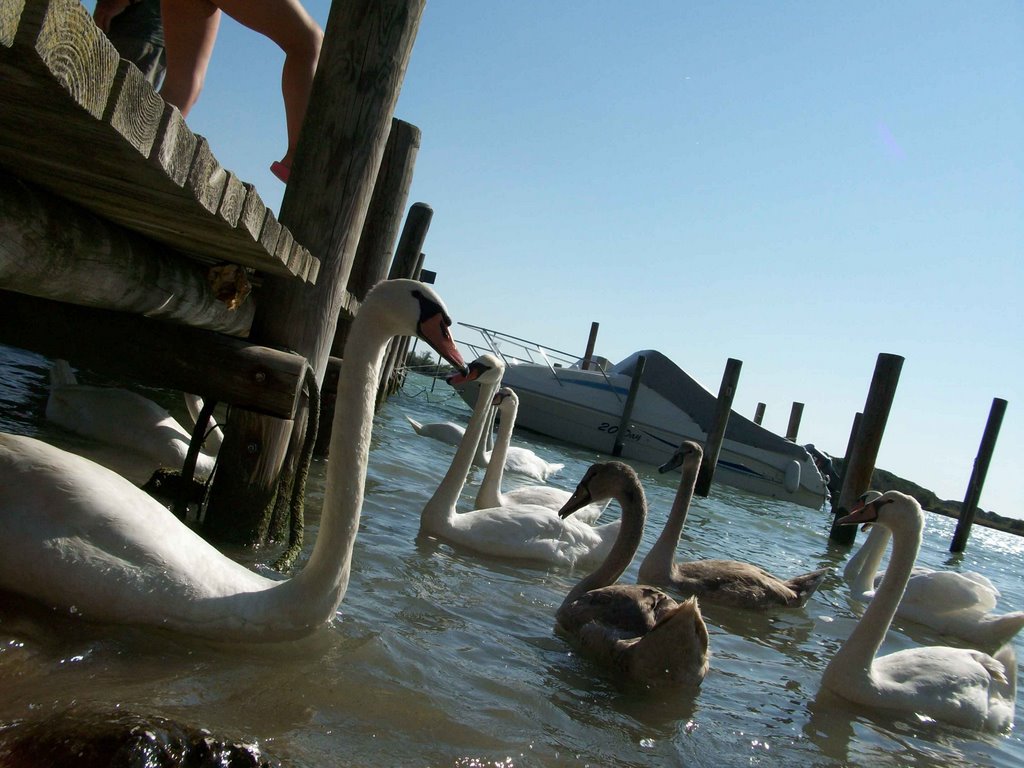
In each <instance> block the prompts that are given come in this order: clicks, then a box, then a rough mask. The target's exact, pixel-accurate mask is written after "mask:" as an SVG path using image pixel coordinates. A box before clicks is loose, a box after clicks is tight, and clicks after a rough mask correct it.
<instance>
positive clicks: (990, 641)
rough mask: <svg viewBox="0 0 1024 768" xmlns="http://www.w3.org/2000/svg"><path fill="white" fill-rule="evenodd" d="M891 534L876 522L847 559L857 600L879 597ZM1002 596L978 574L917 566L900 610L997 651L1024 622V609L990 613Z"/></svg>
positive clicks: (846, 573) (910, 617)
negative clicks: (882, 564) (883, 557)
mask: <svg viewBox="0 0 1024 768" xmlns="http://www.w3.org/2000/svg"><path fill="white" fill-rule="evenodd" d="M879 496H881V494H880V493H878V492H877V491H869V492H868V493H866V494H865V495H864V496H862V497H861V499H862V500H864V501H865V502H867V501H870V500H872V499H877V498H878V497H879ZM891 538H892V534H891V533H890V532H889V529H888V528H886V527H885V526H881V525H872V526H871V529H870V532H869V533H868V537H867V539H866V540H865V541H864V543H863V544H861V546H860V549H858V550H857V552H856V553H855V554H854V555H853V557H851V558H850V560H849V561H848V562H847V564H846V567H845V568H844V569H843V577H844V578H845V579H846V580H847V581H848V582H849V583H850V594H851V596H852V597H853V598H854V599H855V600H858V601H860V602H862V603H866V602H869V601H870V600H871V599H872V598H873V597H874V596H875V593H876V591H877V588H878V585H879V584H881V581H882V579H883V578H884V576H885V574H884V572H883V573H882V574H879V573H878V567H879V565H880V564H881V562H882V556H883V555H884V554H885V550H886V548H887V547H888V544H889V540H890V539H891ZM998 598H999V590H997V589H996V588H995V586H994V585H993V584H992V582H991V581H989V579H987V578H986V577H985V576H983V575H982V574H980V573H976V572H974V571H967V572H964V573H958V572H956V571H935V570H932V569H930V568H921V567H918V566H915V567H914V569H913V570H912V571H911V574H910V578H909V580H908V581H907V587H906V589H905V590H904V592H903V598H902V599H901V600H900V603H899V606H898V607H897V608H896V615H897V616H899V617H900V618H901V619H906V620H908V621H913V622H916V623H917V624H922V625H924V626H926V627H931V628H932V629H934V630H936V631H937V632H941V633H942V634H946V635H953V636H954V637H959V638H960V639H962V640H966V641H967V642H968V643H971V644H972V645H974V646H975V647H978V648H981V649H982V650H995V649H996V648H999V647H1000V646H1002V645H1004V644H1005V643H1007V642H1009V641H1010V640H1011V639H1012V638H1013V636H1014V635H1016V634H1017V633H1018V632H1019V631H1020V630H1021V628H1022V627H1024V611H1013V612H1011V613H1004V614H996V613H992V611H993V609H994V608H995V607H996V600H997V599H998Z"/></svg>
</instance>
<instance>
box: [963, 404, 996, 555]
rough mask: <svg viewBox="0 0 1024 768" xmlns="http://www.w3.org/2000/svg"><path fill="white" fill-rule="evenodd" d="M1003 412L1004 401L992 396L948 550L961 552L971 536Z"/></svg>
mask: <svg viewBox="0 0 1024 768" xmlns="http://www.w3.org/2000/svg"><path fill="white" fill-rule="evenodd" d="M1005 413H1006V401H1005V400H1003V399H1002V398H999V397H996V398H993V400H992V407H991V408H990V409H989V412H988V421H987V422H986V423H985V432H984V434H983V435H982V436H981V446H980V447H979V448H978V455H977V457H975V459H974V469H973V470H971V479H970V481H969V482H968V483H967V494H966V495H965V496H964V503H963V506H962V507H960V519H959V520H957V523H956V530H955V531H954V532H953V541H952V542H950V545H949V551H950V552H963V551H964V549H965V548H966V547H967V539H969V538H970V536H971V526H972V525H974V516H975V514H976V513H977V511H978V502H979V501H980V500H981V489H982V488H983V487H984V486H985V475H986V474H988V465H989V463H990V462H991V461H992V454H993V453H994V452H995V448H996V440H997V439H998V438H999V428H1000V427H1001V426H1002V424H1003V414H1005Z"/></svg>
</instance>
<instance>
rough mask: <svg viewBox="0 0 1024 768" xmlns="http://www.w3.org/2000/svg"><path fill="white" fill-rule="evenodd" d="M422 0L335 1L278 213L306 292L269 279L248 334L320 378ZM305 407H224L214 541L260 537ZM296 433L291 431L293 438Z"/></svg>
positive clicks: (285, 481)
mask: <svg viewBox="0 0 1024 768" xmlns="http://www.w3.org/2000/svg"><path fill="white" fill-rule="evenodd" d="M424 5H425V0H349V1H348V2H344V3H340V2H338V3H333V4H332V5H331V10H330V14H329V16H328V20H327V26H326V34H325V37H324V44H323V48H322V49H321V53H320V60H319V63H318V66H317V74H316V78H315V80H314V83H313V90H312V94H311V97H310V104H309V109H308V111H307V114H306V119H305V123H304V124H303V128H302V134H301V136H300V139H299V145H298V148H297V151H296V156H295V163H294V165H293V167H292V174H291V180H290V181H289V184H288V186H287V188H286V190H285V195H284V200H283V202H282V205H281V213H280V219H281V221H282V223H284V224H286V225H287V226H288V227H290V228H291V230H292V231H293V232H294V234H295V237H296V238H297V239H298V240H299V241H300V242H302V243H304V244H305V245H306V246H307V247H308V248H309V250H310V251H311V252H312V253H315V254H316V255H317V256H319V258H320V272H319V276H318V279H317V284H316V285H315V286H313V287H310V288H306V287H298V286H295V285H290V284H288V283H285V282H284V281H280V280H273V279H270V280H268V281H267V282H266V283H265V284H264V286H263V289H262V296H263V299H262V302H261V308H260V311H259V312H258V313H257V316H256V318H255V321H254V323H253V338H254V339H257V340H260V341H261V342H262V343H264V344H268V345H272V346H277V347H281V348H284V349H291V350H294V351H296V352H297V353H298V354H300V355H303V356H304V357H305V358H306V359H307V360H308V361H309V362H310V365H311V366H312V367H313V369H314V371H315V372H316V376H317V380H318V381H322V380H323V376H324V372H325V370H326V366H327V358H328V355H329V353H330V350H331V345H332V343H333V341H334V336H335V329H336V326H337V320H338V316H339V313H340V312H341V311H343V310H345V311H350V309H351V307H349V306H348V304H349V301H350V298H351V297H350V295H349V294H348V292H347V291H346V290H345V287H346V285H347V282H348V277H349V274H350V272H351V269H352V264H353V260H354V258H355V253H356V246H357V244H358V239H359V234H360V232H361V230H362V225H363V221H364V218H365V216H366V211H367V208H368V206H369V201H370V197H371V195H372V192H373V186H374V181H375V179H376V176H377V172H378V169H379V166H380V164H381V159H382V156H383V154H384V148H385V145H386V143H387V138H388V133H389V131H390V128H391V119H392V116H393V113H394V108H395V104H396V102H397V100H398V94H399V91H400V89H401V85H402V80H403V78H404V76H405V71H406V67H407V65H408V62H409V57H410V54H411V52H412V47H413V42H414V41H415V39H416V32H417V30H418V28H419V23H420V18H421V16H422V13H423V8H424ZM304 425H305V411H302V412H300V413H299V414H298V415H297V417H296V419H295V420H294V422H292V421H286V420H281V419H270V418H268V417H265V416H261V415H258V414H254V413H251V412H247V411H244V410H243V409H238V408H235V409H232V412H231V415H230V416H229V418H228V424H227V426H226V428H225V439H224V444H223V445H222V446H221V450H220V455H219V464H218V470H217V475H216V478H215V480H214V483H213V488H212V489H211V494H210V503H209V507H208V509H207V514H206V526H207V529H208V531H209V532H210V534H211V535H213V536H215V537H216V538H219V539H222V540H227V541H233V542H237V543H240V544H248V545H253V544H261V543H263V542H262V541H261V539H262V538H263V536H265V531H266V522H265V521H266V520H267V519H268V515H269V510H268V507H269V504H270V502H271V500H272V499H273V497H274V494H275V491H277V489H278V481H279V478H280V480H281V483H280V489H281V492H282V494H283V495H284V496H285V497H287V490H288V487H289V486H290V482H291V478H292V477H294V472H295V467H294V463H295V459H294V458H293V459H291V460H290V461H289V463H288V465H286V464H285V456H286V454H288V455H290V456H292V457H297V454H298V451H297V450H291V451H288V448H289V444H292V445H293V446H294V447H295V448H297V447H298V445H299V443H300V442H301V440H302V436H303V427H304ZM293 433H294V437H293Z"/></svg>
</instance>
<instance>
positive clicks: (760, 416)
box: [754, 403, 765, 424]
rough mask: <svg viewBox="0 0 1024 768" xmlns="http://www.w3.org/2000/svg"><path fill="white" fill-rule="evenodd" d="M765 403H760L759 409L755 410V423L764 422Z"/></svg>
mask: <svg viewBox="0 0 1024 768" xmlns="http://www.w3.org/2000/svg"><path fill="white" fill-rule="evenodd" d="M764 408H765V405H764V403H758V404H757V408H756V409H755V410H754V423H755V424H760V423H761V422H762V421H764Z"/></svg>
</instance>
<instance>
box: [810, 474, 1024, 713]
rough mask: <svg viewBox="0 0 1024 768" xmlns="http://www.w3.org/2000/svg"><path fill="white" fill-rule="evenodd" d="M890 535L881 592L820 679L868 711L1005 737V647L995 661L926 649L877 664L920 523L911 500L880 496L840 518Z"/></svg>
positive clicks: (1012, 677) (1012, 682) (1012, 672)
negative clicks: (871, 525) (882, 528)
mask: <svg viewBox="0 0 1024 768" xmlns="http://www.w3.org/2000/svg"><path fill="white" fill-rule="evenodd" d="M837 522H838V523H840V524H859V523H865V522H871V523H877V524H878V525H882V526H885V527H886V528H888V529H889V531H890V532H891V533H892V538H893V552H892V558H891V560H890V561H889V567H888V569H887V570H886V572H885V578H884V579H882V584H881V586H879V588H878V590H877V591H876V592H875V596H874V598H872V600H871V602H870V603H868V606H867V608H865V610H864V614H863V615H862V616H861V617H860V620H859V621H858V622H857V626H856V627H854V629H853V632H851V633H850V636H849V637H848V638H847V640H846V642H845V643H843V646H842V647H841V648H840V649H839V651H838V652H837V653H836V655H835V656H833V657H832V660H831V661H830V662H829V664H828V666H827V667H826V668H825V672H824V673H823V675H822V679H821V682H822V686H823V688H825V689H826V690H828V691H830V692H832V693H833V694H835V695H837V696H839V697H841V698H844V699H848V700H849V701H852V702H855V703H857V704H861V705H864V706H868V707H877V708H878V709H881V710H890V711H894V712H900V713H902V714H904V715H907V716H911V717H914V718H915V719H916V718H919V717H921V716H927V717H930V718H933V719H935V720H939V721H941V722H944V723H950V724H952V725H957V726H960V727H963V728H971V729H974V730H984V731H1005V730H1007V729H1008V728H1009V727H1010V726H1011V725H1012V724H1013V717H1014V707H1015V704H1016V695H1017V659H1016V655H1015V654H1014V652H1013V647H1012V646H1010V645H1006V646H1003V648H1002V649H1000V650H999V651H998V652H997V653H996V654H995V656H994V657H993V656H990V655H988V654H987V653H982V652H981V651H977V650H969V649H965V648H950V647H946V646H930V647H919V648H908V649H905V650H902V651H896V652H895V653H890V654H888V655H886V656H877V655H876V654H877V653H878V649H879V648H880V647H881V645H882V642H883V641H884V640H885V634H886V632H887V631H888V630H889V626H890V624H892V620H893V617H894V616H895V615H896V607H897V606H898V605H899V602H900V598H901V597H902V596H903V591H904V589H905V588H906V586H907V580H908V579H909V578H910V573H911V570H912V569H913V567H914V560H915V559H916V558H917V553H918V550H919V548H920V546H921V531H922V530H923V528H924V517H923V515H922V513H921V506H920V505H919V504H918V503H917V501H915V500H914V499H913V498H912V497H911V496H908V495H906V494H904V493H900V492H899V491H888V492H886V493H884V494H882V495H881V496H880V497H878V498H877V499H875V500H874V501H870V502H868V503H867V504H863V505H862V506H860V507H857V508H855V509H854V510H853V512H851V513H850V514H848V515H846V516H845V517H842V518H840V519H839V520H838V521H837Z"/></svg>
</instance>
